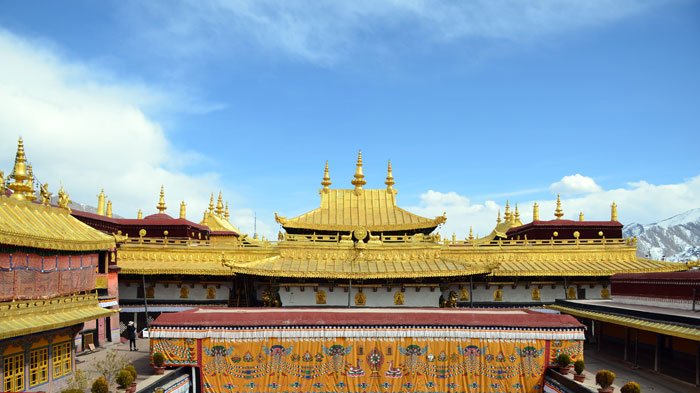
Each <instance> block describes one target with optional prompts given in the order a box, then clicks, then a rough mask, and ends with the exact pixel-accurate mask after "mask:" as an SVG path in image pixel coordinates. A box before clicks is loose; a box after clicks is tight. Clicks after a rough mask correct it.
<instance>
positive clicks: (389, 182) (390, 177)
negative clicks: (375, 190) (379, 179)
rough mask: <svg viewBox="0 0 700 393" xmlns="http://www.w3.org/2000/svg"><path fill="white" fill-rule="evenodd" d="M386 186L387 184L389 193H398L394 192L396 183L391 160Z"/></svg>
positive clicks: (387, 171)
mask: <svg viewBox="0 0 700 393" xmlns="http://www.w3.org/2000/svg"><path fill="white" fill-rule="evenodd" d="M384 184H386V191H387V192H396V191H395V190H394V184H396V182H395V181H394V174H393V173H392V171H391V160H389V165H388V166H387V170H386V181H385V182H384Z"/></svg>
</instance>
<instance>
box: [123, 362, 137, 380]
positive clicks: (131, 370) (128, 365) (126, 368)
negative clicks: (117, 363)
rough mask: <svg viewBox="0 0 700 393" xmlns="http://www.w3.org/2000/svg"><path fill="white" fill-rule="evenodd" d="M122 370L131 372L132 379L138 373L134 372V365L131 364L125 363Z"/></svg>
mask: <svg viewBox="0 0 700 393" xmlns="http://www.w3.org/2000/svg"><path fill="white" fill-rule="evenodd" d="M124 370H127V371H128V372H130V373H131V375H132V376H133V377H134V381H135V380H136V377H138V376H139V375H138V373H137V372H136V367H134V365H133V364H127V365H126V366H125V367H124Z"/></svg>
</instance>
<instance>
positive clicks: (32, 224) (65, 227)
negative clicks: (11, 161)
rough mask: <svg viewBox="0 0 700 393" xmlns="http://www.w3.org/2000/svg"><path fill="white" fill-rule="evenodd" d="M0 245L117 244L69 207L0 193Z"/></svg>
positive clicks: (79, 247)
mask: <svg viewBox="0 0 700 393" xmlns="http://www.w3.org/2000/svg"><path fill="white" fill-rule="evenodd" d="M0 244H7V245H13V246H19V247H31V248H42V249H50V250H64V251H97V250H109V249H112V248H114V247H115V242H114V237H112V236H109V235H106V234H104V233H102V232H100V231H98V230H95V229H93V228H91V227H90V226H88V225H86V224H83V223H82V222H80V221H79V220H77V219H75V218H73V217H72V216H71V215H70V213H69V211H68V209H64V208H57V207H52V206H45V205H40V204H37V203H32V202H29V201H27V200H19V199H15V198H11V197H6V196H0Z"/></svg>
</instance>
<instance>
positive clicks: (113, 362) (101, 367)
mask: <svg viewBox="0 0 700 393" xmlns="http://www.w3.org/2000/svg"><path fill="white" fill-rule="evenodd" d="M127 364H129V361H128V360H126V358H125V357H124V356H123V355H119V354H118V353H117V351H115V350H109V351H107V354H106V355H105V357H104V359H102V360H100V361H98V362H97V363H95V369H96V370H97V372H98V373H99V374H100V375H102V376H103V377H105V381H107V388H109V387H110V386H112V384H113V383H114V382H116V381H115V378H116V377H117V375H119V372H120V371H121V370H122V369H123V368H124V367H125V366H126V365H127Z"/></svg>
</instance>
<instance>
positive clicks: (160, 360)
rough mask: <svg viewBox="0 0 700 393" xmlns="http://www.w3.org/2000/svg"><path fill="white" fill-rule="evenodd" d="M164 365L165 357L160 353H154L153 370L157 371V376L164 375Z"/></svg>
mask: <svg viewBox="0 0 700 393" xmlns="http://www.w3.org/2000/svg"><path fill="white" fill-rule="evenodd" d="M163 364H165V356H164V355H163V354H162V353H160V352H156V353H154V354H153V369H154V371H155V375H163V373H164V372H165V367H163Z"/></svg>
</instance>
